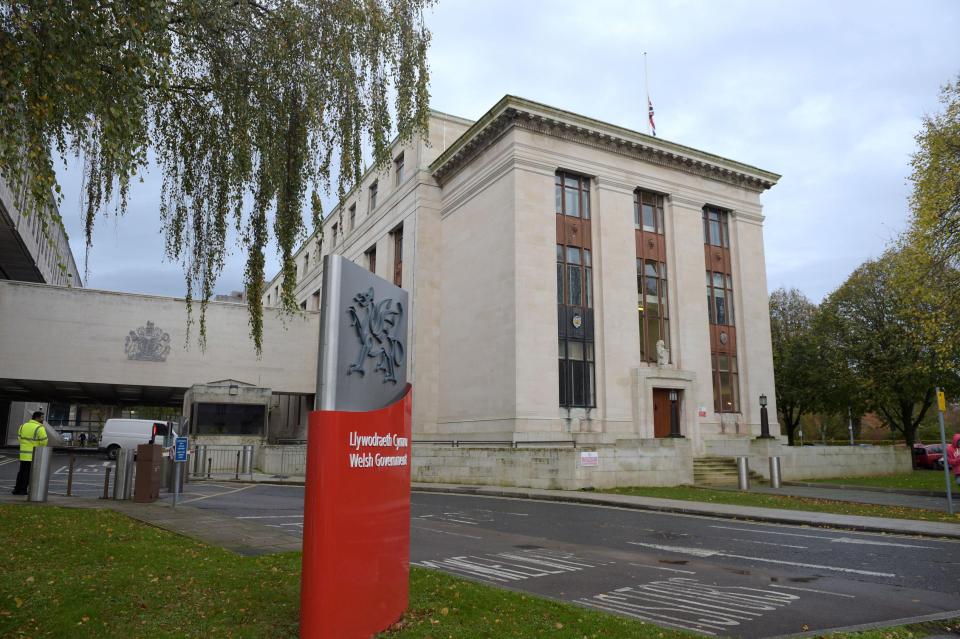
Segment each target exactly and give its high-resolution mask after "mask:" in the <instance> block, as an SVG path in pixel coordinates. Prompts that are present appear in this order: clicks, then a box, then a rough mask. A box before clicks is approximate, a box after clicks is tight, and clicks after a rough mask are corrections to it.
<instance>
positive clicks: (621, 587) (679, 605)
mask: <svg viewBox="0 0 960 639" xmlns="http://www.w3.org/2000/svg"><path fill="white" fill-rule="evenodd" d="M98 464H99V467H100V468H102V464H103V462H102V460H99V459H97V460H94V459H90V460H84V461H83V462H82V465H83V466H84V467H85V468H88V469H89V470H88V471H85V472H84V473H78V477H80V476H83V477H87V478H90V479H91V481H89V482H87V481H84V484H87V483H90V484H92V485H93V486H96V485H97V483H98V482H97V480H96V479H95V477H96V476H97V475H98V473H97V472H96V469H97V467H98V466H97V465H98ZM8 466H10V465H8ZM55 468H57V469H58V470H59V467H58V466H55ZM8 471H9V469H8V468H7V466H0V488H3V487H5V486H6V485H7V483H12V475H10V473H9V472H8ZM100 472H101V473H102V471H100ZM8 475H9V476H10V478H9V479H7V476H8ZM55 477H56V476H55ZM99 477H100V480H99V485H100V486H102V474H100V475H99ZM57 485H58V484H53V489H54V490H56V488H57ZM87 488H88V487H87ZM182 503H183V504H185V505H190V506H193V507H197V508H204V509H208V508H209V509H215V510H218V511H220V512H223V513H227V514H229V515H231V516H233V517H237V518H242V519H246V520H249V521H253V522H257V523H262V524H263V525H264V526H273V527H278V528H283V529H285V530H288V531H293V532H302V527H303V510H302V503H303V489H302V488H301V487H296V486H272V485H245V484H228V483H222V484H217V483H194V484H190V485H188V487H187V492H186V494H185V495H183V501H182ZM411 561H412V563H413V564H415V565H418V566H424V567H428V568H434V569H438V570H443V571H445V572H448V573H451V574H455V575H459V576H462V577H467V578H470V579H475V580H479V581H483V582H486V583H490V584H493V585H497V586H500V587H505V588H510V589H513V590H518V591H524V592H531V593H536V594H540V595H543V596H547V597H552V598H555V599H563V600H566V601H571V602H574V603H577V604H579V605H582V606H586V607H589V608H594V609H598V610H604V611H607V612H612V613H615V614H620V615H625V616H629V617H634V618H637V619H641V620H645V621H650V622H653V623H657V624H660V625H664V626H668V627H674V628H680V629H684V630H690V631H694V632H698V633H701V634H704V635H707V636H735V637H747V638H750V637H771V636H779V635H786V634H794V633H800V632H805V631H822V630H827V629H832V628H839V627H848V626H852V625H859V624H866V623H876V622H880V623H898V622H901V621H902V620H905V619H912V618H916V617H923V616H926V615H931V614H937V613H945V612H950V611H957V612H956V614H957V615H958V616H960V595H958V594H957V593H958V592H960V542H957V541H947V540H935V539H929V538H919V537H899V536H892V535H878V534H868V533H851V532H846V531H835V530H827V529H819V528H811V527H798V526H783V525H772V524H762V523H755V522H743V521H734V520H724V519H714V518H709V517H696V516H688V515H676V514H667V513H652V512H644V511H636V510H625V509H618V508H608V507H598V506H586V505H578V504H565V503H554V502H543V501H528V500H517V499H500V498H488V497H477V496H467V495H447V494H432V493H421V492H417V493H414V494H413V496H412V504H411Z"/></svg>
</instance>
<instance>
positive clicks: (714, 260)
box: [703, 205, 740, 413]
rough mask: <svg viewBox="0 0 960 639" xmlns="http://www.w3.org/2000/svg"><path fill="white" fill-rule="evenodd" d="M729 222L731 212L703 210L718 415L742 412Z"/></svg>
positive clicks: (708, 206)
mask: <svg viewBox="0 0 960 639" xmlns="http://www.w3.org/2000/svg"><path fill="white" fill-rule="evenodd" d="M729 218H730V213H729V211H724V210H723V209H720V208H718V207H715V206H710V205H707V206H704V207H703V243H704V259H705V260H706V267H707V268H706V285H707V320H708V322H709V325H710V358H711V368H712V369H713V407H714V409H715V410H716V411H717V412H718V413H738V412H740V383H739V373H738V371H737V329H736V322H735V321H734V320H735V318H734V306H733V266H732V259H731V254H730V223H729Z"/></svg>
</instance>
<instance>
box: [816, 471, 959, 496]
mask: <svg viewBox="0 0 960 639" xmlns="http://www.w3.org/2000/svg"><path fill="white" fill-rule="evenodd" d="M950 481H952V482H953V483H952V484H951V486H952V487H953V492H954V493H956V492H958V486H957V484H956V481H955V480H954V478H953V476H952V475H951V476H950ZM811 483H818V484H843V485H844V486H871V487H875V488H908V489H910V490H933V491H937V492H941V493H944V492H946V491H947V487H946V486H945V485H944V480H943V471H942V470H915V471H913V472H910V473H898V474H896V475H878V476H876V477H834V478H832V479H816V480H811Z"/></svg>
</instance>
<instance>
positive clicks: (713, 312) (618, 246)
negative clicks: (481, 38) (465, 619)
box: [262, 96, 836, 488]
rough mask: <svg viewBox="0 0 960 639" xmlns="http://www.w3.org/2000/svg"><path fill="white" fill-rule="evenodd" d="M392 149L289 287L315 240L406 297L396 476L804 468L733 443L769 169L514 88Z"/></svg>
mask: <svg viewBox="0 0 960 639" xmlns="http://www.w3.org/2000/svg"><path fill="white" fill-rule="evenodd" d="M393 158H394V159H393V163H392V166H389V167H387V169H385V170H380V171H376V170H370V171H368V172H367V174H366V175H365V176H364V177H363V178H362V180H361V182H360V184H358V185H357V186H356V187H355V188H354V189H353V190H352V191H351V192H350V193H348V195H347V196H346V197H345V198H344V199H343V200H342V201H341V202H339V203H338V205H337V207H336V208H335V209H334V210H333V211H332V213H331V214H330V215H329V216H328V217H327V218H326V220H325V221H324V224H323V234H322V237H321V236H320V235H319V234H317V233H315V234H314V235H313V236H311V237H310V238H309V239H308V240H307V241H306V242H305V243H304V245H303V246H302V247H301V249H300V250H299V251H298V253H297V254H296V256H295V260H296V266H297V284H296V296H297V300H298V301H299V302H300V305H301V307H302V308H303V309H305V310H316V309H318V308H319V306H320V300H321V295H322V291H321V290H320V287H321V279H322V278H321V275H322V274H321V266H322V256H323V255H326V254H328V253H337V254H342V255H344V256H345V257H347V258H348V259H351V260H353V261H354V262H356V263H357V264H360V265H362V266H365V267H367V268H369V269H370V270H371V271H374V272H375V273H377V274H378V275H380V276H382V277H384V278H387V279H390V280H392V281H393V282H394V283H396V284H397V285H400V286H402V287H403V288H405V289H407V290H408V291H409V292H410V294H411V316H410V322H409V324H410V328H409V332H410V334H409V338H408V344H409V347H408V361H407V363H408V365H409V367H410V368H409V371H408V374H409V376H410V379H411V381H412V383H413V385H414V415H413V419H414V426H413V428H414V443H415V448H414V469H413V472H414V479H415V480H420V481H453V482H464V483H494V484H497V483H503V484H513V485H526V486H532V487H543V488H546V487H564V488H580V487H586V486H597V487H602V486H611V485H629V484H646V485H673V484H679V483H690V482H692V480H693V467H694V458H704V457H708V456H732V455H750V456H752V457H753V458H754V462H753V463H752V466H753V467H755V468H757V469H758V470H759V469H760V467H762V466H763V465H765V458H766V457H767V456H768V455H770V454H778V455H781V454H782V455H785V456H786V458H785V459H784V473H785V475H787V476H790V475H791V474H792V475H793V476H794V477H796V476H797V475H798V474H807V475H811V474H812V475H816V474H819V473H818V472H816V471H815V470H814V469H811V468H807V470H806V471H805V472H800V471H799V467H800V466H809V464H811V463H814V462H813V461H812V458H810V459H807V457H809V456H808V455H802V454H801V453H802V451H801V453H798V452H797V451H794V450H792V449H788V448H786V447H783V448H782V450H781V446H780V443H779V440H774V441H770V440H767V441H765V442H760V441H757V440H755V439H754V438H755V437H756V436H757V435H759V434H760V405H759V398H760V396H761V395H765V396H766V397H767V398H768V399H769V411H770V415H771V419H772V422H771V425H770V426H771V433H772V434H773V435H778V432H779V428H778V426H777V424H776V407H775V405H774V398H775V393H774V379H773V359H772V354H771V341H770V324H769V313H768V298H767V281H766V273H765V264H764V253H763V219H764V218H763V215H762V205H761V202H760V195H761V194H762V193H763V192H764V191H765V190H767V189H769V188H771V187H772V186H773V185H775V184H776V183H777V180H778V179H779V177H780V176H779V175H777V174H775V173H771V172H769V171H764V170H762V169H758V168H755V167H752V166H749V165H746V164H742V163H740V162H736V161H733V160H728V159H725V158H722V157H719V156H716V155H713V154H710V153H706V152H703V151H698V150H696V149H692V148H688V147H684V146H680V145H678V144H674V143H671V142H668V141H665V140H662V139H660V138H655V137H651V136H647V135H644V134H641V133H637V132H634V131H630V130H627V129H623V128H620V127H617V126H614V125H611V124H607V123H604V122H600V121H597V120H593V119H590V118H588V117H584V116H581V115H577V114H574V113H570V112H567V111H563V110H560V109H557V108H553V107H550V106H546V105H543V104H538V103H535V102H531V101H529V100H525V99H521V98H517V97H513V96H506V97H504V98H503V99H502V100H500V101H499V102H498V103H497V104H496V105H494V106H493V108H491V109H490V110H489V111H488V112H487V113H486V114H485V115H484V116H483V117H481V118H480V119H479V120H478V121H476V122H471V121H469V120H464V119H462V118H458V117H454V116H451V115H447V114H444V113H439V112H436V111H434V112H432V113H431V116H430V121H429V137H428V139H417V138H415V139H414V140H413V141H412V142H410V143H409V144H406V145H403V146H400V145H395V146H394V149H393ZM279 278H280V276H278V277H277V278H275V279H274V280H273V281H272V282H270V284H269V285H268V287H267V290H266V293H265V295H264V297H263V300H262V301H263V303H264V305H265V306H267V307H271V306H275V305H276V304H277V301H278V298H279V285H280V279H279ZM797 450H799V449H797ZM585 451H596V452H597V453H598V456H597V457H598V459H596V461H594V459H590V456H581V454H580V453H582V452H585ZM798 455H800V457H798ZM801 457H802V458H803V459H800V458H801ZM821 457H823V456H821ZM828 457H829V456H828ZM821 461H823V460H821ZM594 463H596V465H593V464H594ZM818 463H819V462H817V464H818ZM827 463H830V464H832V465H835V464H836V461H835V460H834V461H829V462H827ZM793 470H797V471H798V472H792V471H793Z"/></svg>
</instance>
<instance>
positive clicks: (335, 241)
mask: <svg viewBox="0 0 960 639" xmlns="http://www.w3.org/2000/svg"><path fill="white" fill-rule="evenodd" d="M339 226H340V225H339V224H337V223H336V222H334V223H333V244H331V246H336V245H337V230H338V227H339Z"/></svg>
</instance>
